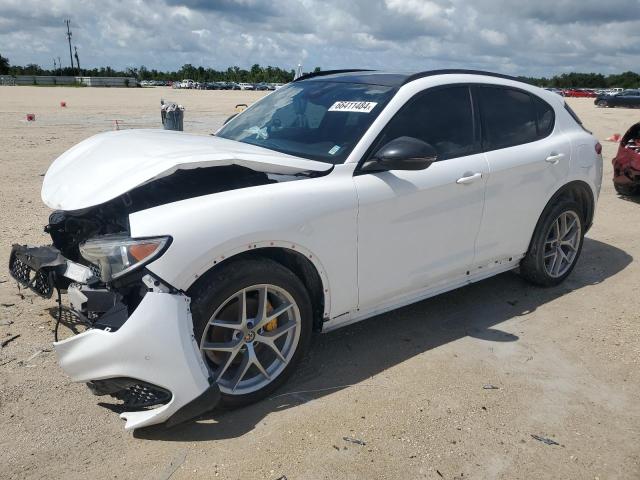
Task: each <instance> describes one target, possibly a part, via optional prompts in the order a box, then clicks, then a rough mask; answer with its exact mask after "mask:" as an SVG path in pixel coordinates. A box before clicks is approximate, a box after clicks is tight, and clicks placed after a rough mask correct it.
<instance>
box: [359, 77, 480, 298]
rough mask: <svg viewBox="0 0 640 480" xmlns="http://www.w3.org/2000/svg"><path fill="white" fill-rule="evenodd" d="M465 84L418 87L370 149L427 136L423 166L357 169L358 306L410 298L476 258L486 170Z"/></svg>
mask: <svg viewBox="0 0 640 480" xmlns="http://www.w3.org/2000/svg"><path fill="white" fill-rule="evenodd" d="M470 93H471V92H470V89H469V87H468V86H466V85H464V86H450V87H444V88H435V89H429V90H426V91H424V92H421V93H419V94H418V95H416V96H415V97H413V98H412V99H410V100H409V101H408V102H407V104H406V105H405V106H404V107H403V108H402V109H401V110H400V111H399V112H398V113H397V114H396V115H395V116H394V117H393V118H392V119H391V120H390V121H389V123H388V124H387V126H386V127H385V129H384V130H383V131H382V133H381V135H380V137H379V138H378V140H377V141H376V142H375V143H374V146H373V149H372V150H373V151H375V150H377V149H378V148H380V147H382V146H383V145H384V144H386V143H388V142H389V141H391V140H393V139H395V138H398V137H403V136H410V137H414V138H419V139H421V140H423V141H425V142H427V143H429V144H431V145H432V146H433V147H434V148H435V149H436V151H437V153H438V161H436V162H434V163H433V164H431V166H429V167H428V168H426V169H425V170H418V171H401V170H392V171H388V172H379V173H367V174H360V175H358V174H356V176H355V177H354V182H355V185H356V190H357V194H358V285H359V307H360V310H371V309H374V308H384V307H385V306H389V305H397V304H399V303H401V302H402V301H403V299H404V300H410V299H412V298H415V297H416V295H419V293H420V292H421V291H424V290H425V289H433V288H438V287H439V286H440V285H443V284H446V283H447V282H451V281H452V279H456V278H460V277H464V276H465V275H466V271H467V270H468V268H469V266H470V265H471V263H472V261H473V256H474V247H475V239H476V235H477V233H478V229H479V225H480V221H481V219H482V207H483V204H484V188H485V181H486V176H487V172H488V168H487V162H486V160H485V157H484V154H483V153H482V152H480V144H479V135H478V127H479V126H478V125H477V122H476V121H475V118H474V108H473V102H472V98H471V95H470Z"/></svg>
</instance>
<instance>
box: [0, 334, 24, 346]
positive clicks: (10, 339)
mask: <svg viewBox="0 0 640 480" xmlns="http://www.w3.org/2000/svg"><path fill="white" fill-rule="evenodd" d="M19 336H20V334H17V335H13V336H12V337H9V338H7V339H6V340H3V341H2V343H0V348H4V347H6V346H7V345H9V344H10V343H11V342H13V341H14V340H15V339H16V338H18V337H19Z"/></svg>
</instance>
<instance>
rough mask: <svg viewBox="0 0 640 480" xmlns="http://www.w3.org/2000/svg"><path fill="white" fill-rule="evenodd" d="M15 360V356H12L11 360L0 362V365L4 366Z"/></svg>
mask: <svg viewBox="0 0 640 480" xmlns="http://www.w3.org/2000/svg"><path fill="white" fill-rule="evenodd" d="M14 360H16V358H15V357H14V358H10V359H9V360H5V361H4V362H2V363H0V367H1V366H3V365H6V364H7V363H11V362H13V361H14Z"/></svg>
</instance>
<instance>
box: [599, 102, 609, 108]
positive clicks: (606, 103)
mask: <svg viewBox="0 0 640 480" xmlns="http://www.w3.org/2000/svg"><path fill="white" fill-rule="evenodd" d="M596 105H597V106H598V107H603V108H605V107H608V106H609V103H608V102H607V101H606V100H598V103H597V104H596Z"/></svg>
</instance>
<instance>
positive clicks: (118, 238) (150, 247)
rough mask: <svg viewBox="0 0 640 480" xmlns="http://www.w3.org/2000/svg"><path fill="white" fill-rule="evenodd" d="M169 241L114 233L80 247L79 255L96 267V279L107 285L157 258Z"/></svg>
mask: <svg viewBox="0 0 640 480" xmlns="http://www.w3.org/2000/svg"><path fill="white" fill-rule="evenodd" d="M168 242H169V237H155V238H144V239H134V238H131V237H129V236H127V235H126V234H121V233H115V234H109V235H103V236H100V237H95V238H91V239H89V240H87V241H86V242H84V243H82V244H80V255H82V257H83V258H84V259H85V260H88V261H89V262H91V263H93V264H95V265H97V266H98V267H100V277H101V278H102V281H103V282H108V281H110V280H114V279H116V278H119V277H121V276H123V275H125V274H126V273H128V272H131V271H132V270H135V269H136V268H139V267H141V266H142V265H144V264H146V263H149V262H150V261H151V260H153V259H154V258H156V257H158V256H159V255H160V254H161V253H162V252H163V251H164V248H165V246H166V245H167V244H168Z"/></svg>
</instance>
